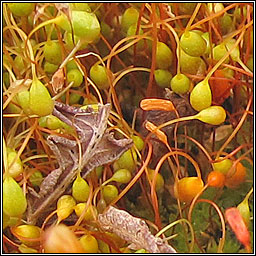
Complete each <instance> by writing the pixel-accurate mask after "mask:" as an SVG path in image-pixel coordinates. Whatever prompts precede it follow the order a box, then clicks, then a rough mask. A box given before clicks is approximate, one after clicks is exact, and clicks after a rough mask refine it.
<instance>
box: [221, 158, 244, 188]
mask: <svg viewBox="0 0 256 256" xmlns="http://www.w3.org/2000/svg"><path fill="white" fill-rule="evenodd" d="M231 172H232V173H231ZM229 173H230V174H229ZM245 176H246V169H245V167H244V166H243V165H242V164H241V163H240V162H239V163H238V164H237V165H236V167H235V172H234V170H233V171H230V172H228V173H227V175H226V180H225V186H226V187H228V188H236V187H238V186H239V185H240V184H241V183H243V182H244V181H245Z"/></svg>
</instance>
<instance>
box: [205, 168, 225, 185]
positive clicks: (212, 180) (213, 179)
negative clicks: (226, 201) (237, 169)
mask: <svg viewBox="0 0 256 256" xmlns="http://www.w3.org/2000/svg"><path fill="white" fill-rule="evenodd" d="M207 182H208V184H209V186H210V187H216V188H222V187H223V186H224V184H225V175H224V174H223V173H221V172H219V171H212V172H210V173H209V175H208V178H207Z"/></svg>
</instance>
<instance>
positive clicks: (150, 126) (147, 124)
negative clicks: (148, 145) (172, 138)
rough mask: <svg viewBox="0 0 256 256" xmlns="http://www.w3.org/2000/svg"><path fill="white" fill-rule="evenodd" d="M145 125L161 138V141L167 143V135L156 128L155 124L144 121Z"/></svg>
mask: <svg viewBox="0 0 256 256" xmlns="http://www.w3.org/2000/svg"><path fill="white" fill-rule="evenodd" d="M145 127H146V129H147V130H149V131H150V132H152V133H154V134H155V135H156V136H157V138H158V139H159V140H161V141H162V142H163V143H165V144H167V136H166V135H165V133H164V132H163V131H161V130H159V129H157V126H155V125H154V124H153V123H151V122H149V121H146V123H145Z"/></svg>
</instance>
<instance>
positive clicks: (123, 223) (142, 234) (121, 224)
mask: <svg viewBox="0 0 256 256" xmlns="http://www.w3.org/2000/svg"><path fill="white" fill-rule="evenodd" d="M98 221H99V224H100V227H101V228H102V229H103V230H105V231H109V232H112V233H115V234H116V235H118V236H119V237H120V238H122V239H124V240H126V241H127V242H129V243H132V246H133V248H135V249H142V248H143V249H146V250H147V251H148V252H150V253H176V250H175V249H174V248H173V247H171V246H170V245H169V244H167V243H165V242H164V241H163V240H162V239H161V238H159V237H155V236H153V235H152V234H151V232H150V230H149V228H148V226H147V224H146V222H145V221H144V220H142V219H140V218H136V217H133V216H132V215H130V214H129V213H128V212H126V211H124V210H119V209H117V208H115V207H112V206H110V207H109V208H108V209H107V211H106V212H104V213H102V214H99V215H98Z"/></svg>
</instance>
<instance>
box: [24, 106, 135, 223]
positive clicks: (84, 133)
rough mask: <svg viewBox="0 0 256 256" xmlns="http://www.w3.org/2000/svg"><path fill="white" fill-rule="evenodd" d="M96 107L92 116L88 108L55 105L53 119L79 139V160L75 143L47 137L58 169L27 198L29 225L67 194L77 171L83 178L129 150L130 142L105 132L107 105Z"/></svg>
mask: <svg viewBox="0 0 256 256" xmlns="http://www.w3.org/2000/svg"><path fill="white" fill-rule="evenodd" d="M98 107H99V109H98V112H95V111H94V109H93V108H92V107H90V106H88V107H87V108H86V109H80V108H76V107H71V106H68V105H66V104H63V103H60V102H55V108H54V111H53V115H55V116H56V117H58V118H59V119H60V120H61V121H63V122H65V123H66V124H67V125H70V126H73V127H74V128H75V130H76V132H77V134H78V135H79V142H80V143H81V149H82V159H81V161H79V147H78V143H77V141H76V140H72V139H67V138H65V137H62V136H58V135H50V136H49V137H48V138H47V141H48V144H49V146H50V148H51V149H52V151H53V152H54V154H55V156H56V158H57V161H58V163H59V168H57V169H55V170H53V171H52V172H51V173H50V174H49V175H48V176H47V177H46V178H45V179H44V181H43V182H42V184H41V186H40V191H39V194H38V196H37V199H36V200H34V199H32V198H30V204H31V205H30V209H29V210H28V214H27V222H28V223H30V224H34V223H36V222H37V220H38V218H39V217H40V215H41V214H43V213H44V212H45V211H46V210H47V208H48V207H49V206H50V205H52V204H53V203H54V202H55V201H56V200H57V199H58V198H59V197H60V196H61V195H62V194H63V193H64V192H65V191H66V189H67V188H68V187H69V185H70V184H71V183H72V182H73V180H74V179H75V177H76V175H77V173H78V171H81V173H82V176H83V177H86V176H87V175H88V174H89V173H90V172H91V171H92V170H93V169H94V168H96V167H98V166H100V165H103V164H107V163H111V162H113V161H114V160H116V159H118V158H119V157H120V156H121V154H122V153H124V152H125V151H126V150H128V149H129V148H130V147H131V146H132V143H133V142H132V140H131V139H120V140H116V139H115V138H114V135H113V133H110V132H108V131H107V130H106V128H107V121H108V117H109V113H110V104H106V105H100V104H99V105H98ZM34 194H35V193H33V195H34ZM31 195H32V193H31Z"/></svg>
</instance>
